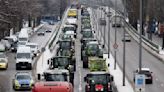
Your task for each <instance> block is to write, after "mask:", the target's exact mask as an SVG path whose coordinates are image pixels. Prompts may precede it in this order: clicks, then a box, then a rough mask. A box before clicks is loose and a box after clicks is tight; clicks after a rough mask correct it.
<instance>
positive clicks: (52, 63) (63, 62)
mask: <svg viewBox="0 0 164 92" xmlns="http://www.w3.org/2000/svg"><path fill="white" fill-rule="evenodd" d="M48 64H49V69H51V70H52V69H55V68H58V69H67V70H68V71H69V73H70V76H71V78H73V79H74V72H75V68H76V64H75V62H73V61H72V60H71V58H70V57H67V56H55V57H53V58H51V59H50V60H48Z"/></svg>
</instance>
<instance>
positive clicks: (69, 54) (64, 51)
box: [57, 49, 76, 71]
mask: <svg viewBox="0 0 164 92" xmlns="http://www.w3.org/2000/svg"><path fill="white" fill-rule="evenodd" d="M57 55H58V56H67V57H69V58H70V60H71V62H74V63H75V64H76V58H75V52H74V51H71V50H69V49H60V50H59V51H58V52H57ZM74 70H75V71H76V67H74Z"/></svg>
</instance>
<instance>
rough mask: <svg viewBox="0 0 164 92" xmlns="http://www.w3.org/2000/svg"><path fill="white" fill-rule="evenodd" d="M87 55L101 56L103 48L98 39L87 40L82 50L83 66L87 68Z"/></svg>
mask: <svg viewBox="0 0 164 92" xmlns="http://www.w3.org/2000/svg"><path fill="white" fill-rule="evenodd" d="M89 57H99V58H103V50H102V48H101V47H100V46H99V43H98V41H89V42H88V43H87V44H86V46H85V47H84V50H82V57H81V58H82V61H83V68H88V61H89Z"/></svg>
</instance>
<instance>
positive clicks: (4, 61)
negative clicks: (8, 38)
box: [0, 53, 8, 70]
mask: <svg viewBox="0 0 164 92" xmlns="http://www.w3.org/2000/svg"><path fill="white" fill-rule="evenodd" d="M7 68H8V58H7V56H6V55H5V53H0V69H5V70H6V69H7Z"/></svg>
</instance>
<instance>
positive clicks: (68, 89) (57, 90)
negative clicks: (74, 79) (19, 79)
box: [32, 81, 73, 92]
mask: <svg viewBox="0 0 164 92" xmlns="http://www.w3.org/2000/svg"><path fill="white" fill-rule="evenodd" d="M32 92H73V86H72V85H71V83H69V82H62V81H61V82H60V81H58V82H57V81H51V82H49V81H40V82H36V83H35V84H34V86H33V88H32Z"/></svg>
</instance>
